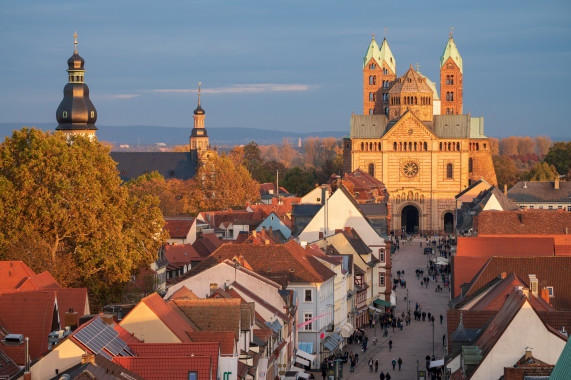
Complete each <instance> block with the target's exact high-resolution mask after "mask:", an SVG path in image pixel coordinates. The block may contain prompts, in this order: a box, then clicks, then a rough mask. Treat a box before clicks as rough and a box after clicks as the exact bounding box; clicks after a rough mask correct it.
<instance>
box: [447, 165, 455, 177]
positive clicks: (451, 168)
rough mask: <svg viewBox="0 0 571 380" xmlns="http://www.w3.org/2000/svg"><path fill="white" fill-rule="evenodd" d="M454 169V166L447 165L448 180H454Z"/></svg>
mask: <svg viewBox="0 0 571 380" xmlns="http://www.w3.org/2000/svg"><path fill="white" fill-rule="evenodd" d="M453 169H454V167H453V166H452V164H450V163H449V164H447V165H446V178H452V171H453Z"/></svg>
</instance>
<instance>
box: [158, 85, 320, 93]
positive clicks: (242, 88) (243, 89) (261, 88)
mask: <svg viewBox="0 0 571 380" xmlns="http://www.w3.org/2000/svg"><path fill="white" fill-rule="evenodd" d="M317 87H318V86H316V85H308V84H275V83H262V84H237V85H233V86H229V87H218V88H204V89H202V92H203V93H205V94H247V93H260V92H287V91H291V92H293V91H295V92H300V91H309V90H312V89H315V88H317ZM151 91H153V92H159V93H171V94H176V93H183V94H184V93H196V92H197V90H196V89H187V88H178V89H176V88H175V89H156V90H151Z"/></svg>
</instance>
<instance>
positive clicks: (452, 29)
mask: <svg viewBox="0 0 571 380" xmlns="http://www.w3.org/2000/svg"><path fill="white" fill-rule="evenodd" d="M453 31H454V27H453V26H451V27H450V38H452V32H453Z"/></svg>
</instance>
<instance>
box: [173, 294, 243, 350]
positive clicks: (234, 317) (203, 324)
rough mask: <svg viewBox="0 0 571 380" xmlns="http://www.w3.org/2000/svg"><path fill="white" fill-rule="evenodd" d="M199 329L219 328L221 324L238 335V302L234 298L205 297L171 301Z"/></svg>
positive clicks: (210, 329) (212, 329)
mask: <svg viewBox="0 0 571 380" xmlns="http://www.w3.org/2000/svg"><path fill="white" fill-rule="evenodd" d="M172 302H173V303H174V304H175V305H176V306H177V307H178V308H179V310H181V311H182V312H183V313H184V314H185V315H186V316H187V317H188V319H190V320H191V321H192V322H193V323H194V324H196V325H197V326H198V328H199V329H200V330H201V331H215V330H219V329H220V327H221V326H224V328H225V329H226V330H228V331H234V333H235V334H236V340H238V338H239V337H240V310H241V308H240V304H241V300H239V299H234V298H206V299H197V300H188V299H176V300H173V301H172Z"/></svg>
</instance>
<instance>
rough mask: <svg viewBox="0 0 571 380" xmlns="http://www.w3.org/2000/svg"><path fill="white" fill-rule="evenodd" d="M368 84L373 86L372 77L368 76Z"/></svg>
mask: <svg viewBox="0 0 571 380" xmlns="http://www.w3.org/2000/svg"><path fill="white" fill-rule="evenodd" d="M369 84H373V76H372V75H369Z"/></svg>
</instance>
